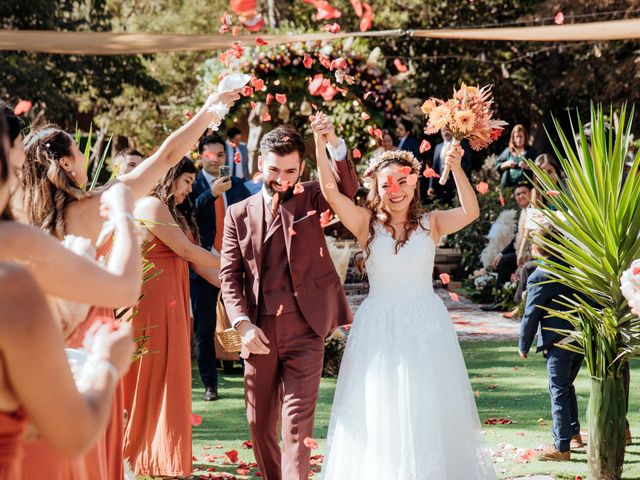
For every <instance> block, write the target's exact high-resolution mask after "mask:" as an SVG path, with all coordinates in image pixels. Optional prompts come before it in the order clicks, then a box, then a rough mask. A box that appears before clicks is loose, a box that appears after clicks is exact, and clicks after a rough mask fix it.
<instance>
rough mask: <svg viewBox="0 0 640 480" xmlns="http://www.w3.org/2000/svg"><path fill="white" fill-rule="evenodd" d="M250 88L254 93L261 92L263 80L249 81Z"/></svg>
mask: <svg viewBox="0 0 640 480" xmlns="http://www.w3.org/2000/svg"><path fill="white" fill-rule="evenodd" d="M251 86H252V87H253V88H255V89H256V91H259V90H262V89H263V88H264V80H262V79H261V78H257V77H253V78H252V79H251Z"/></svg>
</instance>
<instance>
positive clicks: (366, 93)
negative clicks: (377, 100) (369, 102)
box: [362, 90, 373, 100]
mask: <svg viewBox="0 0 640 480" xmlns="http://www.w3.org/2000/svg"><path fill="white" fill-rule="evenodd" d="M372 93H373V92H372V91H370V90H368V91H366V92H364V95H363V96H362V98H364V99H365V100H366V99H367V98H369V95H371V94H372Z"/></svg>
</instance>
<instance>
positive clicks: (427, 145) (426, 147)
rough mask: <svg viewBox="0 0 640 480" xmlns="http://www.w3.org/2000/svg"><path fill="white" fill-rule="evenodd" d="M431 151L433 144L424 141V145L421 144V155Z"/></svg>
mask: <svg viewBox="0 0 640 480" xmlns="http://www.w3.org/2000/svg"><path fill="white" fill-rule="evenodd" d="M429 150H431V144H430V143H429V141H428V140H422V143H421V144H420V153H424V152H428V151H429Z"/></svg>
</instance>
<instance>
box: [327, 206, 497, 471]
mask: <svg viewBox="0 0 640 480" xmlns="http://www.w3.org/2000/svg"><path fill="white" fill-rule="evenodd" d="M423 222H424V225H425V226H426V227H428V219H427V217H425V218H424V219H423ZM375 229H376V235H375V238H374V240H373V242H372V243H371V254H370V256H369V258H368V259H367V261H366V268H367V273H368V275H369V283H370V291H369V296H368V297H367V298H366V299H365V301H364V302H363V303H362V305H361V306H360V307H359V309H358V311H357V314H356V316H355V320H354V322H353V326H352V328H351V330H350V332H349V339H348V342H347V347H346V350H345V353H344V357H343V360H342V365H341V367H340V375H339V377H338V384H337V388H336V392H335V397H334V403H333V410H332V413H331V421H330V423H329V433H328V437H327V447H326V452H325V458H324V462H323V468H322V474H321V478H322V479H324V480H357V479H367V480H479V479H482V480H484V479H495V478H496V475H495V471H494V468H493V465H492V463H491V458H490V456H489V455H488V452H487V451H486V450H485V448H484V446H483V442H482V439H481V427H480V421H479V419H478V412H477V409H476V405H475V400H474V396H473V392H472V390H471V385H470V383H469V377H468V375H467V370H466V366H465V363H464V359H463V357H462V352H461V350H460V346H459V345H458V339H457V336H456V332H455V330H454V327H453V323H452V321H451V319H450V318H449V314H448V312H447V309H446V308H445V306H444V304H443V302H442V300H441V299H440V298H439V297H438V296H437V295H436V293H434V291H433V286H432V280H431V278H432V271H433V262H434V257H435V245H434V243H433V240H432V239H431V235H430V233H429V232H428V231H425V230H423V229H421V228H418V229H417V230H416V231H415V232H413V233H412V234H411V236H410V238H409V240H408V241H407V243H406V244H405V246H404V247H402V248H401V249H400V251H399V252H398V253H397V254H395V253H394V245H395V240H394V239H393V238H392V236H391V234H390V233H389V232H388V231H387V230H386V229H385V228H384V227H382V225H380V224H377V225H376V227H375Z"/></svg>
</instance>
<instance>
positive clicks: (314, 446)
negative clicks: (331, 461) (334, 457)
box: [303, 437, 318, 450]
mask: <svg viewBox="0 0 640 480" xmlns="http://www.w3.org/2000/svg"><path fill="white" fill-rule="evenodd" d="M303 443H304V446H305V447H307V448H310V449H311V450H317V449H318V442H316V441H315V440H314V439H313V438H310V437H307V438H305V439H304V442H303Z"/></svg>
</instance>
